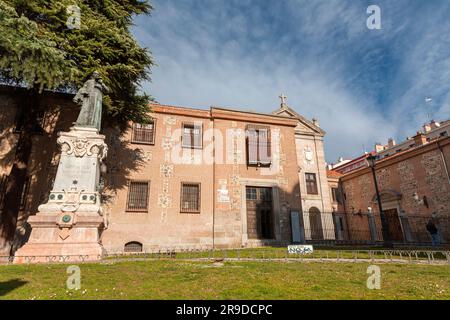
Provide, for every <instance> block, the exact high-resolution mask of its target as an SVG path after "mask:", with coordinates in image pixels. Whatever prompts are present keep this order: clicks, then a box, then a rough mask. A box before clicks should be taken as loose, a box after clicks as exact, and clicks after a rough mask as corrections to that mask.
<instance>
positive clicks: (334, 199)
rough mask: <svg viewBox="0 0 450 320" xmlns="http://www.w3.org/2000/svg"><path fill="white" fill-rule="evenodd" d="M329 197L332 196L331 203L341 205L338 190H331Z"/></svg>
mask: <svg viewBox="0 0 450 320" xmlns="http://www.w3.org/2000/svg"><path fill="white" fill-rule="evenodd" d="M331 195H332V196H333V201H334V202H338V203H342V198H341V192H340V190H339V188H331Z"/></svg>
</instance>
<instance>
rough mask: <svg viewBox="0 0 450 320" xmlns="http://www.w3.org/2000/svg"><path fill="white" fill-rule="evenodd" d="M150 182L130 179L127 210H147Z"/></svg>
mask: <svg viewBox="0 0 450 320" xmlns="http://www.w3.org/2000/svg"><path fill="white" fill-rule="evenodd" d="M149 189H150V182H148V181H130V182H129V186H128V200H127V211H140V212H147V211H148V195H149Z"/></svg>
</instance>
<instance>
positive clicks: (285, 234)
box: [0, 88, 329, 252]
mask: <svg viewBox="0 0 450 320" xmlns="http://www.w3.org/2000/svg"><path fill="white" fill-rule="evenodd" d="M18 91H20V89H18ZM0 95H1V99H0V112H1V117H2V120H4V121H2V124H3V127H2V128H0V129H2V131H1V135H2V137H4V138H2V144H1V148H0V152H1V154H2V157H1V158H0V161H1V162H0V164H1V167H0V169H1V172H0V173H1V174H2V175H3V176H6V175H8V174H9V170H10V165H11V155H13V154H14V147H15V143H16V141H15V137H16V134H15V133H14V123H15V121H16V113H17V110H18V106H19V104H20V100H19V97H20V92H16V93H15V94H13V95H11V89H10V88H7V89H4V88H2V90H1V92H0ZM43 105H47V106H48V112H47V113H46V115H45V117H44V119H45V120H44V121H45V123H44V124H43V127H44V129H45V130H44V132H43V133H41V134H36V135H35V136H34V137H33V139H34V147H33V153H32V156H31V160H30V177H31V179H30V186H29V189H28V190H27V192H26V193H25V201H26V206H24V208H23V210H22V211H21V213H20V217H19V225H18V231H19V232H18V237H17V239H16V240H17V243H16V246H17V247H18V246H20V244H21V243H23V242H24V241H26V238H27V232H29V230H27V224H26V220H27V218H28V216H30V215H33V214H35V213H36V212H37V207H38V205H39V204H41V203H43V202H45V200H46V197H47V196H48V193H49V191H50V190H51V186H52V183H53V178H54V176H55V174H56V169H57V166H58V163H59V157H58V155H59V150H58V149H57V144H56V138H57V133H58V132H60V131H68V129H69V128H70V127H71V125H72V124H73V122H74V121H75V119H76V117H77V114H78V107H77V106H75V105H74V104H73V103H72V102H71V95H64V94H48V95H44V97H43ZM151 107H152V111H153V112H152V117H154V119H155V126H154V130H155V131H154V141H153V142H152V143H139V142H132V141H133V137H132V135H133V129H132V128H130V129H129V130H128V131H127V132H125V134H121V133H120V132H118V131H117V130H115V129H113V128H106V129H104V130H103V131H104V132H103V133H104V134H105V135H106V143H107V144H108V146H109V152H108V158H107V160H106V164H107V174H106V175H105V176H104V177H103V179H104V183H105V186H106V188H105V191H104V193H103V200H104V206H103V211H104V213H105V215H106V216H107V220H108V228H107V229H106V230H105V231H104V232H103V233H102V243H103V245H104V247H105V249H106V250H107V251H109V252H115V251H123V250H124V248H125V246H126V245H127V244H133V246H136V245H135V244H136V243H138V244H142V247H143V250H151V249H155V248H168V247H169V248H187V247H189V248H192V247H194V248H205V247H212V246H214V247H242V246H258V245H263V244H275V243H290V242H291V240H292V226H291V212H292V211H297V212H299V213H302V212H305V210H306V212H308V210H309V208H310V207H311V206H316V207H317V208H318V209H319V210H320V212H327V211H328V209H326V208H325V207H324V203H326V204H328V203H329V193H328V186H327V184H326V174H325V171H324V170H325V162H324V152H323V139H322V138H323V135H324V133H323V132H321V130H319V131H320V132H317V131H314V129H316V130H317V128H318V127H317V128H316V127H315V126H314V125H312V124H311V123H310V122H308V121H306V120H304V119H303V118H298V117H291V116H289V115H277V114H261V113H253V112H244V111H239V110H232V109H222V108H211V109H209V110H200V109H189V108H181V107H173V106H164V105H157V104H155V105H152V106H151ZM61 115H64V116H63V117H62V116H61ZM185 124H188V125H194V126H195V128H201V131H202V137H201V141H202V144H201V148H183V141H182V136H183V128H184V125H185ZM305 124H306V127H305V128H307V130H308V132H305V130H299V128H300V127H302V126H304V125H305ZM249 126H251V127H256V128H258V127H262V128H267V129H268V130H269V132H270V150H271V163H270V166H265V165H264V164H263V165H262V166H252V165H249V164H248V161H247V160H248V154H247V149H246V130H247V128H248V127H249ZM300 131H301V132H300ZM302 140H305V142H303V141H302ZM293 146H296V147H293ZM305 151H308V152H312V154H313V159H312V161H311V157H310V156H309V155H308V157H307V158H308V159H305ZM299 155H301V157H302V158H301V159H299V158H298V157H299ZM302 168H305V170H307V171H309V172H313V173H316V175H317V178H318V189H319V194H318V195H314V196H313V197H311V196H308V195H307V194H306V192H305V182H304V175H303V171H302V170H303V169H302ZM322 169H323V170H322ZM300 179H301V181H300ZM133 182H136V183H148V186H149V187H148V207H147V209H146V210H135V211H133V210H128V204H129V203H128V202H129V194H130V190H129V186H130V183H133ZM182 183H190V184H196V185H198V186H199V188H200V198H199V199H200V200H199V201H200V210H199V212H195V213H184V212H181V211H182V210H180V207H181V205H182V203H181V185H182ZM247 188H258V189H261V190H270V198H271V201H272V202H271V215H272V216H271V219H272V221H271V222H270V226H271V228H272V229H273V230H272V233H273V234H272V236H271V237H270V239H266V238H255V237H254V236H251V235H250V233H249V230H250V228H251V226H250V225H248V224H252V223H254V220H252V219H254V217H256V216H257V215H258V214H260V213H258V214H256V213H255V214H256V215H255V216H254V217H253V218H252V217H251V216H249V211H248V210H249V209H248V208H247V205H248V204H249V202H248V199H247V195H246V191H247ZM322 197H328V198H326V199H322ZM257 206H259V204H257ZM324 208H325V209H324ZM255 210H258V208H256V209H255ZM328 212H329V211H328ZM301 223H307V221H304V222H301ZM300 228H302V225H301V226H300ZM136 247H139V246H136Z"/></svg>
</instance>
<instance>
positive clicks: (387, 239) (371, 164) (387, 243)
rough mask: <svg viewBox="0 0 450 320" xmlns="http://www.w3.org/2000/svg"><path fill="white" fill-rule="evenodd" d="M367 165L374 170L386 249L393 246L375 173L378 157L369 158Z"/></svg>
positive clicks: (371, 156)
mask: <svg viewBox="0 0 450 320" xmlns="http://www.w3.org/2000/svg"><path fill="white" fill-rule="evenodd" d="M366 160H367V163H368V164H369V167H370V168H371V169H372V175H373V182H374V184H375V192H376V194H377V202H378V210H379V211H380V218H381V233H382V234H383V243H384V246H385V247H390V246H391V239H390V236H389V228H388V223H387V220H386V215H385V214H384V212H383V205H382V204H381V196H380V191H379V189H378V182H377V175H376V173H375V165H376V162H377V156H375V155H370V156H368V157H367V159H366Z"/></svg>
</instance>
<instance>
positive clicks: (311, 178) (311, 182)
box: [305, 173, 319, 194]
mask: <svg viewBox="0 0 450 320" xmlns="http://www.w3.org/2000/svg"><path fill="white" fill-rule="evenodd" d="M305 177H306V192H307V193H308V194H319V191H318V189H317V180H316V174H315V173H305Z"/></svg>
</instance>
